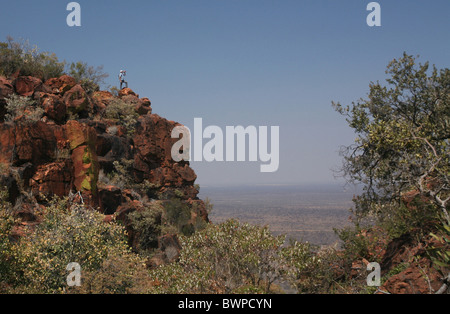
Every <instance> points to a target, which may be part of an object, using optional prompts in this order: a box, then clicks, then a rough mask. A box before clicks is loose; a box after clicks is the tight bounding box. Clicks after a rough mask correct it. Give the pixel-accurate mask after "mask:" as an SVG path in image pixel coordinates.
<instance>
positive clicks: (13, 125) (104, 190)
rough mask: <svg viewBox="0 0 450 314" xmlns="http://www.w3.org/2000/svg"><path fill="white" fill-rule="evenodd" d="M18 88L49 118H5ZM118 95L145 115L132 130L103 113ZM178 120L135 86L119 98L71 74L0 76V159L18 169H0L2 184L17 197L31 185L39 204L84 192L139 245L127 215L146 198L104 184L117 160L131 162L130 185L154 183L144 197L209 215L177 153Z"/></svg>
mask: <svg viewBox="0 0 450 314" xmlns="http://www.w3.org/2000/svg"><path fill="white" fill-rule="evenodd" d="M14 93H16V94H18V95H21V96H24V97H29V98H30V99H32V100H34V102H35V104H34V105H33V106H40V107H41V108H42V109H43V111H44V113H43V117H42V119H40V120H39V121H33V120H27V121H26V123H19V122H20V121H19V120H17V119H16V120H14V121H12V122H3V117H4V115H5V114H6V108H5V105H6V101H5V98H8V97H10V96H11V95H12V94H14ZM114 99H121V101H123V102H124V103H126V104H128V105H131V106H133V108H134V111H135V112H136V113H137V114H138V115H139V118H138V119H137V122H136V125H135V126H134V128H135V130H134V134H133V136H130V135H129V134H128V133H127V130H126V129H125V127H124V126H123V125H122V124H121V123H120V121H114V120H108V119H104V111H105V110H106V109H107V107H108V105H109V104H110V103H111V102H112V101H114ZM26 114H27V112H26V113H25V115H26ZM70 119H72V120H70ZM177 125H179V124H178V123H176V122H173V121H169V120H166V119H164V118H162V117H160V116H158V115H156V114H152V108H151V102H150V100H149V99H148V98H139V95H137V94H136V93H135V92H133V91H132V90H131V89H129V88H125V89H123V90H121V91H120V92H119V97H118V98H116V97H114V96H113V95H112V94H111V93H110V92H107V91H97V92H93V93H88V92H86V91H85V90H84V89H83V87H82V85H80V84H78V83H77V82H76V80H75V79H73V78H72V77H70V76H67V75H63V76H61V77H59V78H52V79H49V80H47V81H45V82H42V81H41V80H40V79H37V78H33V77H17V78H15V79H14V80H13V81H9V80H7V79H5V78H3V77H0V163H1V164H3V165H5V166H4V167H7V168H8V169H11V171H12V172H14V173H16V174H18V175H16V176H12V175H11V173H12V172H8V173H4V174H0V182H4V183H5V186H7V187H8V189H9V192H10V199H11V201H12V202H13V203H14V202H15V200H16V199H17V198H18V197H19V196H20V194H21V193H22V190H23V191H25V190H29V191H31V192H32V194H33V195H35V196H36V197H37V200H38V201H39V202H45V199H46V198H48V197H51V196H53V195H57V196H67V195H69V194H70V193H78V192H80V195H81V196H82V198H83V201H84V202H85V203H86V204H88V205H91V206H92V207H94V208H98V209H99V210H100V211H101V212H102V213H104V214H105V215H106V216H105V217H107V218H106V219H105V220H108V219H113V216H112V215H114V217H116V218H117V219H121V220H122V221H123V222H124V224H125V226H127V228H128V231H129V235H130V244H132V245H136V241H137V240H136V234H134V233H133V232H134V231H133V230H132V228H130V225H129V221H128V220H127V214H128V213H130V212H133V211H139V210H142V209H143V204H142V203H141V201H140V200H139V198H136V197H134V196H133V195H134V194H135V192H132V191H130V190H128V189H127V187H123V186H114V185H108V184H105V183H104V182H99V174H100V172H101V173H102V175H103V176H104V177H106V176H107V175H111V174H112V173H114V171H116V170H117V169H116V164H115V163H117V162H122V161H127V163H128V167H129V169H128V171H129V173H127V174H129V178H128V179H127V180H129V181H130V180H131V181H130V182H128V181H127V182H128V184H129V185H131V186H133V185H140V184H146V185H147V187H150V188H147V190H146V193H147V194H146V195H141V196H140V197H149V198H153V197H154V196H156V195H159V196H161V195H163V196H164V195H165V196H167V197H170V196H171V195H174V194H177V195H178V197H180V196H181V199H182V200H183V201H184V202H185V203H186V204H187V205H188V206H191V207H192V208H193V209H194V210H193V212H192V217H193V218H196V217H202V218H203V219H205V220H208V215H207V212H206V209H205V206H204V203H203V202H202V201H201V200H200V199H198V197H197V194H198V190H197V189H196V188H195V186H194V182H195V180H196V178H197V176H196V174H195V172H194V171H193V170H192V168H190V167H189V163H188V162H180V163H177V162H174V161H173V160H172V158H171V147H172V145H173V144H174V143H175V142H176V139H172V138H171V136H170V135H171V132H172V129H173V128H174V127H175V126H177ZM124 181H125V180H124ZM6 183H7V184H6ZM175 192H177V193H175ZM133 193H134V194H133ZM180 193H181V194H180ZM39 195H44V196H45V197H46V198H42V199H41V198H40V196H39ZM163 242H164V241H163ZM164 243H165V242H164ZM169 255H170V254H169Z"/></svg>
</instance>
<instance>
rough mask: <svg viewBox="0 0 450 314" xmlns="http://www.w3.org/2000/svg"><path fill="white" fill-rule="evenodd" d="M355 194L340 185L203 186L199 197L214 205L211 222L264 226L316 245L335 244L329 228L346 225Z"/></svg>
mask: <svg viewBox="0 0 450 314" xmlns="http://www.w3.org/2000/svg"><path fill="white" fill-rule="evenodd" d="M355 194H356V190H355V189H354V188H344V186H343V185H342V184H340V185H339V184H336V185H333V184H326V185H325V184H324V185H309V186H306V185H260V186H233V187H230V186H224V187H218V186H203V187H201V191H200V194H199V197H200V198H202V199H206V198H209V199H210V201H211V203H212V204H213V205H214V208H213V210H212V212H211V214H210V216H209V217H210V220H211V221H212V222H213V223H220V222H223V221H225V220H227V219H230V218H234V219H237V220H239V221H241V222H247V223H250V224H256V225H260V226H265V225H267V226H269V229H270V230H271V231H272V233H273V234H274V235H279V234H284V235H286V236H287V237H288V238H293V239H295V240H299V241H308V242H310V243H312V244H315V245H319V246H320V245H333V244H335V243H336V242H337V241H338V237H337V236H336V234H335V232H334V230H333V229H334V228H338V229H339V228H343V227H345V226H348V225H350V221H349V217H350V216H351V213H350V211H349V210H350V208H352V206H353V203H352V198H353V196H354V195H355Z"/></svg>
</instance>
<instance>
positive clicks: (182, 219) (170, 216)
mask: <svg viewBox="0 0 450 314" xmlns="http://www.w3.org/2000/svg"><path fill="white" fill-rule="evenodd" d="M164 218H165V220H166V221H167V222H168V223H169V224H171V225H173V226H175V227H176V228H177V229H178V231H179V232H181V233H182V234H184V235H191V234H192V233H193V232H194V231H195V230H194V229H193V225H192V224H191V223H190V219H191V209H190V208H189V206H188V205H187V204H186V203H184V202H183V201H182V200H180V199H178V198H172V199H170V200H169V201H167V202H165V203H164Z"/></svg>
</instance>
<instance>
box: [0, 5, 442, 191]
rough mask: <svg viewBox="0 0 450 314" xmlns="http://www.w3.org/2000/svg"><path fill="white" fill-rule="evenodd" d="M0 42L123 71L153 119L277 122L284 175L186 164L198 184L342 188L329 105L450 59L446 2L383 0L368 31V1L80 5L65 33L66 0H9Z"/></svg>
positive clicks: (1, 14)
mask: <svg viewBox="0 0 450 314" xmlns="http://www.w3.org/2000/svg"><path fill="white" fill-rule="evenodd" d="M3 2H4V3H2V9H1V11H0V40H4V39H5V38H6V36H7V35H11V36H12V37H14V38H15V39H20V38H23V39H29V40H30V42H31V43H32V44H36V45H37V46H38V47H39V48H40V49H41V50H42V51H51V52H55V53H56V54H57V56H58V57H59V58H60V59H61V60H66V61H68V62H72V61H79V60H82V61H85V62H87V63H88V64H90V65H103V66H104V70H105V72H107V73H109V74H110V77H109V79H108V80H107V84H110V85H117V81H116V80H117V74H118V72H119V70H120V69H126V70H127V72H128V76H127V79H128V82H129V85H130V87H131V88H132V89H133V90H134V91H135V92H136V93H138V94H139V95H140V96H141V97H148V98H150V100H151V101H152V107H153V112H154V113H157V114H159V115H161V116H162V117H165V118H167V119H169V120H175V121H178V122H180V123H182V124H185V125H187V126H188V127H190V128H191V129H192V128H193V121H194V118H196V117H201V118H203V124H204V125H205V126H207V125H217V126H220V127H222V128H224V129H225V126H227V125H231V126H236V125H243V126H248V125H255V126H279V127H280V167H279V170H278V171H277V172H275V173H260V171H259V166H260V163H259V162H256V163H238V162H224V163H218V162H213V163H207V162H193V163H192V164H191V165H192V167H193V168H194V170H195V171H196V172H197V175H198V181H197V182H198V183H200V184H201V185H218V184H273V183H276V184H291V183H325V182H335V179H334V177H333V173H332V171H331V169H332V168H335V167H338V166H339V165H340V163H341V157H340V156H339V154H338V150H339V147H340V146H341V145H348V144H350V143H352V141H353V139H354V135H353V134H352V131H351V130H350V129H349V127H348V126H347V125H346V123H345V121H344V119H343V118H342V117H341V116H339V115H338V114H337V113H335V112H334V111H333V109H332V107H331V101H333V100H334V101H340V102H342V103H344V104H348V103H350V102H352V101H356V100H358V99H359V98H361V97H365V96H366V95H367V92H368V86H369V83H370V82H371V81H377V80H379V81H384V80H385V78H386V75H385V69H386V66H387V64H388V63H389V61H391V60H392V59H394V58H399V57H400V56H401V55H402V53H403V52H404V51H406V52H407V53H408V54H413V55H420V56H421V57H420V59H419V60H420V61H422V62H425V61H430V63H432V64H436V66H437V67H438V68H442V67H449V63H450V1H448V0H431V1H413V0H395V1H378V3H379V4H380V5H381V10H382V11H381V22H382V26H381V27H369V26H367V24H366V17H367V15H368V14H369V12H368V11H366V6H367V4H368V3H369V2H370V1H363V0H315V1H313V0H277V1H274V0H271V1H269V0H151V1H134V0H130V1H115V0H109V1H103V0H95V1H92V0H89V1H87V0H84V1H83V0H80V1H77V2H78V3H79V4H80V5H81V23H82V26H81V27H68V26H67V24H66V17H67V15H68V14H69V12H68V11H66V6H67V4H68V3H69V2H70V1H62V0H58V1H56V0H53V1H50V0H40V1H25V0H15V1H3Z"/></svg>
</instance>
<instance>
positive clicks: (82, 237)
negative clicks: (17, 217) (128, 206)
mask: <svg viewBox="0 0 450 314" xmlns="http://www.w3.org/2000/svg"><path fill="white" fill-rule="evenodd" d="M129 253H130V250H129V247H128V245H127V241H126V237H125V231H124V228H123V227H121V226H119V225H117V224H106V223H104V222H103V216H102V215H101V214H99V213H97V212H95V211H92V210H90V209H88V208H86V207H84V205H79V204H71V203H70V202H69V201H68V200H67V199H61V200H60V199H55V200H53V201H52V202H51V203H50V205H49V206H48V207H47V208H46V210H45V213H44V215H43V220H42V222H41V223H40V224H39V225H38V226H37V227H36V229H35V230H34V232H30V233H28V234H26V235H25V236H24V237H22V238H21V240H20V242H19V243H18V244H17V249H16V252H15V259H16V266H17V268H19V269H20V270H21V276H20V278H17V279H16V281H15V282H14V286H15V290H16V291H19V292H27V293H28V292H35V293H58V292H63V291H67V289H68V287H67V283H66V277H67V275H68V273H67V271H66V267H67V265H68V264H69V263H72V262H77V263H79V264H80V265H81V268H82V272H84V271H87V272H94V271H96V270H99V269H101V268H102V267H103V264H104V262H105V260H107V259H108V258H109V257H112V256H121V257H123V258H125V259H127V258H131V257H132V255H130V254H129Z"/></svg>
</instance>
